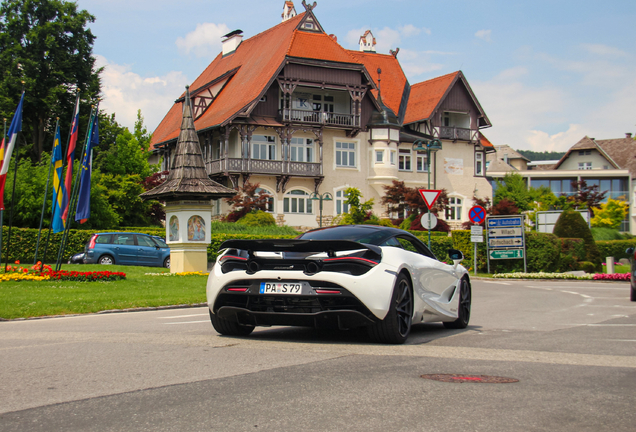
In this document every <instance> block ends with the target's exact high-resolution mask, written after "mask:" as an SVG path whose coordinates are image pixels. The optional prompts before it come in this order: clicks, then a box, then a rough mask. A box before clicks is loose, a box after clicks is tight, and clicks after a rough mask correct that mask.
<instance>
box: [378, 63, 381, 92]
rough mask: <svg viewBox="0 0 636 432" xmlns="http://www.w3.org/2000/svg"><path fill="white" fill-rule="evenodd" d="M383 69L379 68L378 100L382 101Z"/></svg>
mask: <svg viewBox="0 0 636 432" xmlns="http://www.w3.org/2000/svg"><path fill="white" fill-rule="evenodd" d="M381 93H382V69H380V68H378V99H380V100H381V99H382V95H381Z"/></svg>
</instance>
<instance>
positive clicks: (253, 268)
mask: <svg viewBox="0 0 636 432" xmlns="http://www.w3.org/2000/svg"><path fill="white" fill-rule="evenodd" d="M260 269H261V266H260V264H259V263H257V262H256V261H250V262H249V263H248V264H247V272H248V273H250V274H251V273H256V272H257V271H259V270H260Z"/></svg>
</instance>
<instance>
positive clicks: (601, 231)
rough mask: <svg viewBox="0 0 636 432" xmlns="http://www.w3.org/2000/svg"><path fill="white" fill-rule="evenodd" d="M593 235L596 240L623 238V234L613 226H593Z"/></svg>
mask: <svg viewBox="0 0 636 432" xmlns="http://www.w3.org/2000/svg"><path fill="white" fill-rule="evenodd" d="M591 231H592V237H594V240H595V241H599V240H623V235H622V234H621V233H620V232H619V231H618V230H617V229H612V228H603V227H592V229H591Z"/></svg>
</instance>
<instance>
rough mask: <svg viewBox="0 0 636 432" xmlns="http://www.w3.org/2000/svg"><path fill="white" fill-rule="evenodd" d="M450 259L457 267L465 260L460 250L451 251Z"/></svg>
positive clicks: (449, 253)
mask: <svg viewBox="0 0 636 432" xmlns="http://www.w3.org/2000/svg"><path fill="white" fill-rule="evenodd" d="M448 257H449V258H450V259H452V260H453V264H454V266H455V267H457V265H458V264H459V263H460V262H462V260H463V259H464V254H463V253H462V251H460V250H457V249H449V250H448Z"/></svg>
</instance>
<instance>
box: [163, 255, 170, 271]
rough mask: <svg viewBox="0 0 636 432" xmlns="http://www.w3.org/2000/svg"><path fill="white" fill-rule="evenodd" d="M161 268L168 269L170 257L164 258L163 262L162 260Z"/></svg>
mask: <svg viewBox="0 0 636 432" xmlns="http://www.w3.org/2000/svg"><path fill="white" fill-rule="evenodd" d="M163 266H164V267H165V268H167V269H169V268H170V257H168V258H166V259H165V260H163Z"/></svg>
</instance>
